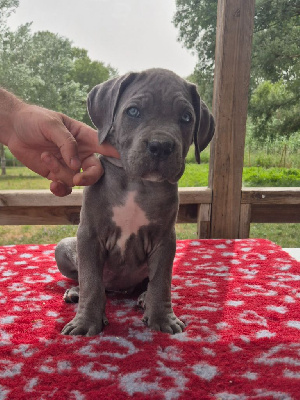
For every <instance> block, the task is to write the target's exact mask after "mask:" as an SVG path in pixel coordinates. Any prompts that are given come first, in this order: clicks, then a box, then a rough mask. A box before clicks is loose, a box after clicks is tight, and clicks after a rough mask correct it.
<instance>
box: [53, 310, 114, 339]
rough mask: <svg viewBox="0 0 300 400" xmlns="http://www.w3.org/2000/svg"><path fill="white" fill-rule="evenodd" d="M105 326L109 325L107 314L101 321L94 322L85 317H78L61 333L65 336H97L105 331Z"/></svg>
mask: <svg viewBox="0 0 300 400" xmlns="http://www.w3.org/2000/svg"><path fill="white" fill-rule="evenodd" d="M105 325H108V319H107V318H106V315H105V314H103V317H102V319H101V320H100V321H96V320H93V322H91V321H90V320H87V319H85V318H83V317H80V316H76V317H75V318H73V319H72V321H70V322H69V323H68V324H67V325H66V326H65V327H64V328H63V330H62V331H61V333H62V334H63V335H72V336H75V335H82V336H95V335H97V334H98V333H100V332H101V331H102V330H103V328H104V326H105Z"/></svg>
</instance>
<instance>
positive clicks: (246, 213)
mask: <svg viewBox="0 0 300 400" xmlns="http://www.w3.org/2000/svg"><path fill="white" fill-rule="evenodd" d="M212 198H213V195H212V190H211V189H209V188H179V200H180V208H179V213H178V219H177V222H178V223H197V225H198V235H199V237H200V238H209V237H213V236H212V235H211V207H212ZM81 204H82V190H80V189H77V190H74V191H73V193H72V194H71V195H69V196H67V197H56V196H54V195H53V194H52V193H50V192H49V191H48V190H23V191H20V190H2V191H0V225H68V224H77V223H78V222H79V213H80V208H81ZM237 215H240V220H239V232H238V235H237V236H235V237H236V238H247V237H249V231H250V223H251V222H260V223H270V222H271V223H272V222H287V223H290V222H298V223H299V222H300V188H243V189H242V191H241V203H240V210H237Z"/></svg>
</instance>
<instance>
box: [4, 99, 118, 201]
mask: <svg viewBox="0 0 300 400" xmlns="http://www.w3.org/2000/svg"><path fill="white" fill-rule="evenodd" d="M13 126H14V129H13V133H12V134H11V135H10V137H9V140H8V144H7V146H8V148H9V149H10V151H11V153H12V154H14V156H15V157H16V158H17V159H18V160H20V161H21V162H22V163H23V164H24V165H26V166H27V167H28V168H30V169H31V170H32V171H34V172H37V173H38V174H39V175H41V176H43V177H45V178H47V179H49V180H51V181H52V183H51V184H50V190H51V191H52V193H53V194H55V195H56V196H65V195H67V194H70V193H71V191H72V187H73V186H76V185H80V186H87V185H92V184H93V183H95V182H97V180H98V179H99V178H100V177H101V175H102V174H103V168H102V166H101V163H100V161H99V158H98V157H97V156H96V155H95V154H94V153H100V154H103V155H107V156H110V157H116V158H119V157H120V156H119V153H118V152H117V150H116V149H115V148H113V147H112V146H111V145H109V144H106V143H104V144H102V145H100V144H99V143H98V137H97V132H96V131H95V130H94V129H92V128H91V127H89V126H88V125H86V124H83V123H81V122H79V121H76V120H74V119H72V118H69V117H68V116H66V115H64V114H61V113H57V112H55V111H51V110H47V109H45V108H41V107H38V106H32V105H28V104H25V103H23V105H22V107H21V108H19V110H18V111H17V112H16V113H15V115H14V121H13ZM80 168H82V172H80Z"/></svg>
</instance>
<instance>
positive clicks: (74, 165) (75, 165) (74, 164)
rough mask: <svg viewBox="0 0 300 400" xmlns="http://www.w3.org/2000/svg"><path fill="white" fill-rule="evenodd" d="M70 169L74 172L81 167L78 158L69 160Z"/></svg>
mask: <svg viewBox="0 0 300 400" xmlns="http://www.w3.org/2000/svg"><path fill="white" fill-rule="evenodd" d="M70 164H71V168H72V169H74V170H76V169H78V168H80V167H81V162H80V160H79V158H78V157H73V158H71V163H70Z"/></svg>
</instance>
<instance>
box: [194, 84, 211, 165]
mask: <svg viewBox="0 0 300 400" xmlns="http://www.w3.org/2000/svg"><path fill="white" fill-rule="evenodd" d="M191 93H192V99H193V106H194V111H195V114H196V122H195V128H194V136H193V141H194V144H195V157H196V161H197V163H198V164H200V152H201V151H202V150H204V149H205V148H206V147H207V145H208V144H209V142H210V141H211V139H212V138H213V135H214V132H215V121H214V117H213V116H212V114H211V113H210V112H209V110H208V108H207V106H206V104H205V103H204V101H202V100H201V99H200V96H199V93H198V92H197V88H196V86H195V85H192V84H191Z"/></svg>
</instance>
